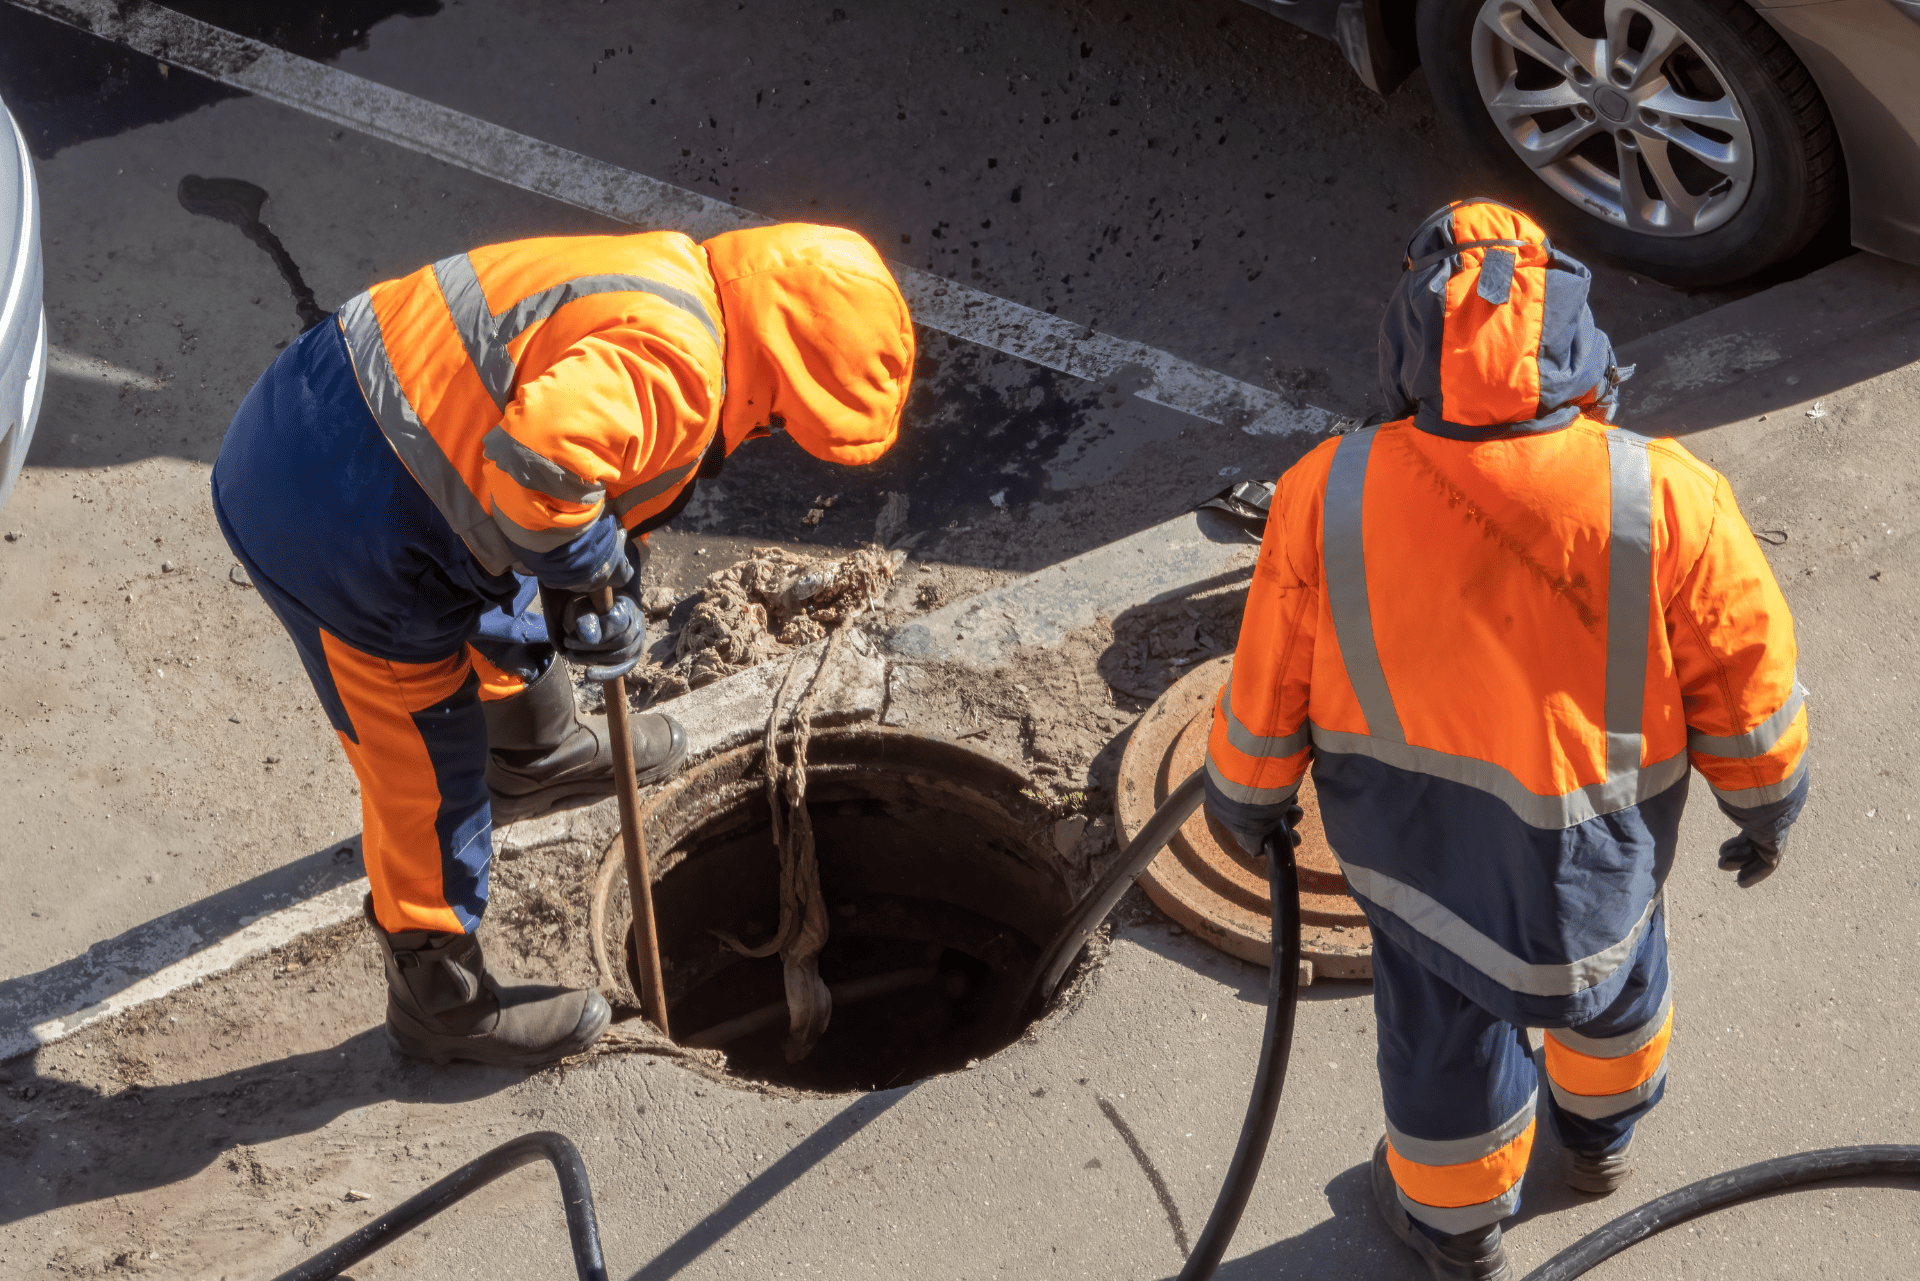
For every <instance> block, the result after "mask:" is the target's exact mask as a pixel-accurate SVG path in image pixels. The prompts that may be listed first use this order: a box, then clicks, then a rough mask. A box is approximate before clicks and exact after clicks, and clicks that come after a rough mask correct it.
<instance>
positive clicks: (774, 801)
mask: <svg viewBox="0 0 1920 1281" xmlns="http://www.w3.org/2000/svg"><path fill="white" fill-rule="evenodd" d="M845 634H846V628H844V627H836V628H834V630H833V631H832V633H830V634H829V635H828V637H827V644H826V648H825V649H824V650H823V651H822V652H821V655H820V664H819V666H818V667H815V668H814V669H813V679H811V680H809V681H808V682H807V687H806V689H805V690H804V691H803V692H802V693H801V695H800V698H799V700H798V701H797V702H796V703H795V704H794V705H793V708H792V711H791V714H790V718H789V722H788V728H789V730H790V732H791V735H792V739H793V761H792V763H791V764H788V765H784V766H783V765H782V764H781V762H780V752H779V743H778V735H779V729H780V714H781V709H782V708H783V707H784V706H785V705H786V701H787V692H788V691H789V690H790V689H792V688H793V683H794V676H795V674H796V672H797V671H798V670H799V667H800V659H799V656H798V655H795V657H794V660H793V661H792V662H791V663H789V664H788V665H787V671H786V675H784V676H783V677H781V680H780V688H779V690H778V691H777V692H776V693H775V694H774V696H773V706H772V708H771V709H770V710H769V711H768V713H767V729H766V734H765V736H764V737H763V738H762V740H761V743H762V749H761V750H762V753H763V759H764V760H765V763H766V771H767V806H768V809H769V810H770V811H771V814H772V820H773V823H772V828H771V835H772V837H773V843H774V846H775V848H777V849H778V850H779V851H780V927H779V929H778V930H776V931H775V932H774V936H773V937H772V938H771V939H769V940H768V941H767V942H765V943H762V944H760V945H759V946H757V947H750V946H748V945H747V944H745V943H742V942H741V941H740V940H739V939H737V938H735V937H734V936H732V935H730V934H727V933H725V932H723V931H721V930H715V931H714V932H713V933H714V936H715V937H717V938H718V939H719V940H720V941H721V942H722V943H725V944H726V945H727V946H728V947H730V948H732V949H733V950H734V951H736V952H738V953H739V954H740V955H742V956H753V957H761V956H772V955H773V954H774V953H775V952H778V953H779V954H780V962H781V965H782V968H783V977H784V979H785V983H786V993H787V1039H786V1041H785V1043H784V1045H783V1049H784V1050H785V1052H786V1056H787V1062H789V1063H798V1062H799V1061H800V1060H801V1059H804V1058H806V1057H807V1055H809V1054H811V1053H813V1047H814V1045H815V1043H816V1042H818V1041H819V1040H820V1037H821V1034H822V1033H824V1032H825V1031H826V1030H827V1022H828V1020H829V1019H831V1018H832V1017H833V996H832V994H831V993H829V992H828V991H827V985H826V983H825V982H823V981H822V980H821V978H820V950H821V949H822V948H824V947H825V946H826V945H827V904H826V900H825V898H824V897H823V896H822V895H821V893H820V861H819V859H818V858H817V857H816V855H815V851H814V844H813V819H812V817H811V816H810V815H809V814H808V813H807V742H808V740H809V739H810V738H811V737H812V735H813V702H814V698H815V696H816V695H817V694H818V693H819V690H820V685H821V678H822V677H823V676H825V675H826V673H827V670H828V669H829V668H831V667H832V666H833V661H834V659H835V658H836V657H837V656H838V655H839V652H840V642H841V638H842V637H843V636H845ZM783 784H784V787H783ZM783 791H784V793H785V801H786V814H785V817H784V819H783V818H782V815H781V800H782V792H783Z"/></svg>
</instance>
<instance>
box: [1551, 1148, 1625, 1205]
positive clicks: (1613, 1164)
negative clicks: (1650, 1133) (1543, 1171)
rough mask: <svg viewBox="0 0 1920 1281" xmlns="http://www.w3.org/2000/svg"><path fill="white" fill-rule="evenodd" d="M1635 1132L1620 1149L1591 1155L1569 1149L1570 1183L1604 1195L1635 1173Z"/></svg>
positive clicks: (1568, 1174) (1577, 1187) (1597, 1194)
mask: <svg viewBox="0 0 1920 1281" xmlns="http://www.w3.org/2000/svg"><path fill="white" fill-rule="evenodd" d="M1632 1154H1633V1136H1632V1135H1628V1136H1627V1142H1626V1145H1625V1146H1624V1147H1622V1148H1621V1149H1620V1150H1619V1151H1618V1152H1609V1153H1604V1154H1595V1155H1588V1154H1587V1153H1585V1152H1575V1151H1574V1150H1573V1149H1572V1148H1568V1149H1567V1186H1568V1187H1570V1188H1573V1189H1575V1190H1576V1191H1579V1192H1590V1193H1592V1194H1593V1195H1595V1196H1605V1195H1607V1194H1608V1193H1609V1192H1612V1191H1614V1190H1615V1189H1616V1188H1618V1187H1619V1186H1620V1185H1621V1184H1622V1183H1625V1182H1626V1181H1627V1180H1628V1179H1631V1178H1632V1177H1633V1155H1632Z"/></svg>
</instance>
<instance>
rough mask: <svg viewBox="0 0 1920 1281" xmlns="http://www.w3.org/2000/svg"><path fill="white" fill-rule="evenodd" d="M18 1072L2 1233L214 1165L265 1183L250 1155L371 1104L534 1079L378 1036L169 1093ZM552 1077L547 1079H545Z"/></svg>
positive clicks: (454, 1095) (3, 1146) (4, 1145)
mask: <svg viewBox="0 0 1920 1281" xmlns="http://www.w3.org/2000/svg"><path fill="white" fill-rule="evenodd" d="M31 1061H32V1060H30V1059H22V1060H15V1061H14V1063H13V1065H12V1066H13V1067H14V1069H15V1071H16V1074H17V1079H21V1078H22V1077H23V1078H24V1080H25V1081H26V1082H27V1085H26V1086H25V1087H16V1088H15V1090H14V1093H15V1095H16V1097H18V1096H20V1095H23V1094H25V1093H27V1092H28V1090H31V1093H32V1097H31V1098H24V1099H22V1100H21V1102H20V1103H18V1104H16V1107H20V1108H22V1109H24V1111H22V1112H20V1113H19V1114H17V1115H16V1118H15V1120H14V1122H13V1124H11V1125H9V1126H6V1127H4V1129H0V1166H5V1167H8V1168H10V1169H12V1170H15V1171H18V1172H19V1177H14V1176H12V1175H9V1176H8V1177H6V1178H0V1223H13V1222H17V1221H19V1220H22V1219H27V1218H31V1217H32V1216H34V1215H36V1214H44V1213H46V1212H47V1211H49V1210H54V1209H59V1208H61V1207H63V1206H70V1205H80V1204H84V1203H86V1202H89V1201H99V1200H103V1199H105V1198H108V1197H115V1196H121V1195H125V1194H127V1193H132V1192H142V1191H146V1190H148V1189H151V1188H157V1187H163V1186H166V1185H168V1184H172V1183H177V1182H179V1181H181V1180H183V1179H186V1178H189V1177H191V1176H193V1175H195V1174H197V1173H199V1172H200V1171H201V1170H203V1169H205V1168H206V1167H207V1166H209V1165H212V1164H214V1163H215V1162H225V1163H227V1164H229V1165H230V1166H231V1167H232V1168H233V1169H234V1170H235V1171H236V1172H238V1173H240V1174H241V1175H242V1176H243V1177H249V1176H250V1177H255V1178H256V1179H257V1178H259V1177H270V1172H269V1174H268V1175H267V1176H262V1175H261V1174H260V1171H259V1170H258V1162H256V1161H254V1160H253V1159H252V1158H251V1156H250V1154H249V1153H248V1152H246V1151H245V1149H247V1148H249V1147H251V1146H253V1145H256V1144H263V1143H270V1142H272V1141H273V1140H275V1139H281V1138H286V1137H288V1136H290V1135H297V1134H310V1133H313V1132H315V1131H318V1130H320V1129H323V1128H325V1127H326V1126H328V1125H330V1124H331V1123H333V1122H334V1121H336V1120H338V1119H339V1118H340V1117H342V1116H344V1115H347V1114H348V1113H352V1112H354V1111H356V1110H357V1109H360V1108H365V1107H367V1106H368V1105H370V1104H375V1103H383V1102H389V1101H397V1102H402V1103H427V1102H431V1103H462V1102H467V1101H470V1100H472V1099H477V1098H482V1097H485V1096H486V1095H490V1094H495V1093H498V1092H499V1091H501V1090H505V1089H508V1088H510V1087H512V1086H514V1085H517V1084H519V1083H520V1082H523V1081H525V1080H526V1079H527V1073H526V1072H524V1071H518V1070H511V1069H504V1068H486V1067H480V1066H478V1065H474V1064H465V1063H455V1064H450V1065H448V1066H446V1067H432V1066H429V1065H427V1064H424V1063H414V1062H411V1061H409V1060H406V1059H402V1058H400V1057H398V1056H397V1055H395V1054H394V1053H393V1051H392V1050H391V1049H390V1048H389V1047H388V1045H387V1041H386V1037H385V1035H384V1033H383V1031H382V1029H380V1028H377V1027H376V1028H370V1029H368V1030H367V1031H365V1032H362V1033H360V1034H358V1035H357V1036H353V1037H350V1038H349V1039H347V1040H345V1041H342V1042H341V1043H340V1044H338V1045H335V1046H332V1047H330V1048H328V1049H324V1050H316V1051H314V1052H312V1053H310V1054H293V1055H288V1056H287V1057H286V1058H283V1059H279V1060H276V1061H274V1062H271V1063H262V1064H258V1065H255V1066H253V1067H248V1068H242V1069H239V1070H237V1071H233V1072H228V1073H224V1074H222V1075H220V1076H213V1077H206V1078H203V1079H201V1080H196V1081H183V1082H180V1083H178V1084H174V1085H156V1086H147V1087H138V1086H136V1087H132V1088H129V1089H126V1090H122V1091H120V1092H118V1093H108V1092H105V1091H101V1090H97V1089H94V1088H91V1087H88V1086H82V1085H78V1084H75V1083H72V1082H68V1081H62V1080H60V1079H58V1078H57V1077H35V1076H34V1075H32V1072H31V1068H30V1067H29V1069H28V1072H27V1073H26V1074H19V1072H18V1070H19V1069H20V1068H21V1067H22V1066H26V1065H28V1064H30V1063H31ZM550 1070H552V1069H550Z"/></svg>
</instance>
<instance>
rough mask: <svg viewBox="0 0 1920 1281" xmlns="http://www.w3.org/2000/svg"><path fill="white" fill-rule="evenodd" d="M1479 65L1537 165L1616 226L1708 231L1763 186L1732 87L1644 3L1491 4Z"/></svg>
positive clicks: (1666, 232) (1560, 0)
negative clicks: (1757, 183) (1756, 182)
mask: <svg viewBox="0 0 1920 1281" xmlns="http://www.w3.org/2000/svg"><path fill="white" fill-rule="evenodd" d="M1473 72H1474V79H1475V82H1476V84H1477V85H1478V88H1479V90H1480V101H1481V103H1482V104H1483V105H1484V106H1485V107H1486V110H1487V113H1488V115H1489V116H1491V117H1492V119H1493V123H1494V125H1495V127H1496V128H1498V129H1499V131H1500V133H1501V136H1502V137H1504V138H1505V139H1506V140H1507V143H1508V145H1509V146H1511V147H1512V148H1513V150H1514V152H1515V153H1516V154H1517V155H1518V156H1519V157H1520V159H1521V160H1522V161H1524V162H1525V163H1526V165H1527V167H1528V168H1530V169H1532V170H1533V172H1534V173H1535V174H1536V175H1538V176H1539V178H1540V179H1541V181H1543V182H1545V183H1546V184H1547V185H1548V186H1549V187H1551V188H1553V190H1555V191H1556V192H1558V193H1559V194H1560V195H1561V196H1563V197H1564V198H1566V199H1567V200H1569V201H1571V202H1573V203H1574V204H1575V205H1578V206H1579V207H1580V208H1582V209H1584V210H1586V211H1587V212H1588V213H1590V214H1592V215H1594V216H1595V217H1598V218H1600V219H1602V220H1604V221H1606V222H1608V223H1611V224H1613V225H1614V226H1618V227H1623V228H1625V229H1626V230H1628V231H1633V232H1637V233H1640V234H1642V235H1650V236H1661V237H1683V236H1697V235H1701V234H1703V233H1705V232H1709V231H1712V230H1713V229H1714V228H1715V227H1718V226H1720V225H1722V224H1723V223H1725V222H1726V221H1727V220H1728V219H1729V218H1731V217H1733V215H1734V214H1735V213H1737V212H1739V210H1740V208H1741V206H1742V205H1744V204H1745V203H1746V202H1747V200H1748V198H1749V197H1750V196H1751V195H1752V194H1753V168H1754V157H1753V132H1752V129H1751V127H1750V126H1749V124H1748V121H1747V117H1746V113H1745V111H1744V110H1743V108H1742V106H1741V104H1740V101H1739V99H1738V98H1737V97H1736V96H1735V95H1734V92H1733V86H1732V83H1731V82H1730V81H1729V80H1728V78H1727V76H1726V74H1725V73H1724V72H1723V71H1721V69H1720V68H1719V66H1718V65H1716V64H1715V63H1714V61H1713V60H1712V59H1711V58H1710V57H1708V56H1707V54H1706V52H1705V51H1704V50H1702V49H1701V48H1700V46H1699V45H1698V44H1697V43H1696V42H1695V41H1694V39H1693V38H1692V37H1691V36H1689V35H1688V34H1687V33H1686V32H1685V31H1683V30H1682V29H1681V28H1680V27H1679V26H1678V25H1677V24H1675V23H1674V22H1673V21H1672V20H1671V19H1669V18H1666V17H1664V16H1663V15H1661V14H1659V13H1657V12H1655V11H1654V10H1652V9H1650V8H1648V7H1647V6H1646V5H1645V4H1644V3H1641V2H1640V0H1485V3H1483V4H1482V5H1481V7H1480V12H1479V14H1478V15H1477V16H1476V18H1475V21H1474V25H1473Z"/></svg>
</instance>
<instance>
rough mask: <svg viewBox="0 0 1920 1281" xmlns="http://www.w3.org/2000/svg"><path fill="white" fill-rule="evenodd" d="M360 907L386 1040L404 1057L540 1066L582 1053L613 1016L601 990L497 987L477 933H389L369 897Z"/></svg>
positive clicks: (504, 1065) (531, 985)
mask: <svg viewBox="0 0 1920 1281" xmlns="http://www.w3.org/2000/svg"><path fill="white" fill-rule="evenodd" d="M365 906H366V913H367V923H368V924H369V925H371V926H372V927H373V934H374V937H375V938H377V939H379V940H380V950H381V952H382V953H383V954H384V955H385V957H386V962H387V1040H388V1041H389V1042H390V1043H391V1044H392V1045H393V1048H394V1049H395V1050H397V1051H399V1052H400V1053H401V1054H404V1055H406V1056H407V1057H408V1058H412V1059H426V1060H429V1061H430V1062H433V1063H445V1062H447V1061H448V1060H449V1059H464V1060H466V1061H468V1062H470V1063H489V1064H492V1065H494V1066H496V1067H522V1068H532V1067H540V1066H542V1065H543V1064H547V1063H553V1062H557V1061H558V1060H560V1059H564V1058H566V1057H568V1056H569V1055H573V1054H579V1053H580V1052H582V1051H583V1050H585V1049H586V1048H587V1047H588V1046H590V1045H592V1044H593V1043H594V1042H595V1041H597V1040H599V1039H600V1034H601V1033H602V1032H604V1031H606V1030H607V1024H608V1022H609V1021H611V1019H612V1018H613V1011H612V1010H610V1009H608V1008H607V1000H606V998H605V997H603V996H601V995H600V993H598V992H594V991H578V990H576V989H573V988H565V987H550V986H546V985H536V984H522V985H520V986H516V987H501V986H500V985H499V984H498V983H497V982H496V981H495V980H494V977H493V976H492V975H491V974H489V973H487V963H486V960H485V958H484V957H482V956H481V954H480V940H479V938H478V937H477V936H475V935H472V934H436V933H430V932H428V931H426V930H411V931H407V932H404V933H400V934H389V933H387V932H386V931H385V930H383V929H381V928H380V922H379V921H377V920H375V919H374V915H373V898H372V896H371V895H369V896H368V897H367V900H366V905H365Z"/></svg>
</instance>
